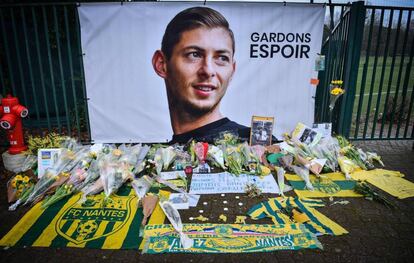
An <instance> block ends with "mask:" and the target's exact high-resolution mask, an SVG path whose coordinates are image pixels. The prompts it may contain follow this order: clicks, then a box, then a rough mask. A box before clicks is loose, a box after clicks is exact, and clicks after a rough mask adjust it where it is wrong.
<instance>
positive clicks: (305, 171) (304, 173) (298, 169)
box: [292, 165, 314, 191]
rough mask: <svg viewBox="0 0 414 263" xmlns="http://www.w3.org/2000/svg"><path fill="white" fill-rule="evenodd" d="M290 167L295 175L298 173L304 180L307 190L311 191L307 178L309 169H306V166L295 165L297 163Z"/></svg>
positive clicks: (311, 187) (310, 184)
mask: <svg viewBox="0 0 414 263" xmlns="http://www.w3.org/2000/svg"><path fill="white" fill-rule="evenodd" d="M292 169H293V171H294V172H295V173H296V174H297V175H299V176H300V177H301V178H302V179H303V180H304V181H305V184H306V188H307V189H308V190H311V191H313V190H314V188H313V185H312V183H311V181H310V178H309V169H307V168H306V167H303V166H297V165H293V166H292Z"/></svg>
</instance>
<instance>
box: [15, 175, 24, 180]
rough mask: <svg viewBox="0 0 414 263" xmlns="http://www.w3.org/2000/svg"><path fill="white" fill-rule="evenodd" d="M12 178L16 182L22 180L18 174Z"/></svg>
mask: <svg viewBox="0 0 414 263" xmlns="http://www.w3.org/2000/svg"><path fill="white" fill-rule="evenodd" d="M14 178H15V179H16V180H17V181H21V180H22V179H23V177H22V176H21V175H20V174H18V175H16V176H15V177H14Z"/></svg>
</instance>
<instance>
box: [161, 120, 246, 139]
mask: <svg viewBox="0 0 414 263" xmlns="http://www.w3.org/2000/svg"><path fill="white" fill-rule="evenodd" d="M224 132H232V133H235V134H237V135H239V139H240V140H241V141H248V140H249V138H250V128H249V127H246V126H243V125H240V124H238V123H236V122H234V121H231V120H229V119H228V118H223V119H220V120H218V121H215V122H212V123H209V124H207V125H204V126H202V127H200V128H197V129H195V130H192V131H189V132H186V133H182V134H174V135H173V137H172V140H171V141H170V142H169V143H170V144H174V143H187V142H188V141H189V140H190V139H194V140H196V141H199V142H208V143H214V140H215V139H217V138H220V136H221V135H222V133H224Z"/></svg>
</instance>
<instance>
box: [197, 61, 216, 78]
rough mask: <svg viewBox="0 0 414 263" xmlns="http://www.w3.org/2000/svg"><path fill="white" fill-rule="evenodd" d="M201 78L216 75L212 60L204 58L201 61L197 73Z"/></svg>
mask: <svg viewBox="0 0 414 263" xmlns="http://www.w3.org/2000/svg"><path fill="white" fill-rule="evenodd" d="M198 73H199V74H200V75H201V76H203V77H207V78H211V77H214V76H215V75H216V72H215V67H214V61H213V59H212V58H209V57H206V58H204V59H203V61H202V64H201V65H200V69H199V72H198Z"/></svg>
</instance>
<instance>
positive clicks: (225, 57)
mask: <svg viewBox="0 0 414 263" xmlns="http://www.w3.org/2000/svg"><path fill="white" fill-rule="evenodd" d="M219 60H220V61H223V62H229V61H230V58H229V57H228V56H219Z"/></svg>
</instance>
